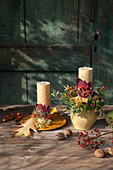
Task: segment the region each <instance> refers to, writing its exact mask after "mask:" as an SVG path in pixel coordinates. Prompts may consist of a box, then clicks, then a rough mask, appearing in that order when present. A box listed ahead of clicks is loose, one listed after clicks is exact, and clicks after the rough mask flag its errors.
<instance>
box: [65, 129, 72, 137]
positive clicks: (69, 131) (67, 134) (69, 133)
mask: <svg viewBox="0 0 113 170" xmlns="http://www.w3.org/2000/svg"><path fill="white" fill-rule="evenodd" d="M64 134H65V136H71V135H72V131H71V129H64Z"/></svg>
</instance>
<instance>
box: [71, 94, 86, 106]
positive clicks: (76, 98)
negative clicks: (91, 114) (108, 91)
mask: <svg viewBox="0 0 113 170" xmlns="http://www.w3.org/2000/svg"><path fill="white" fill-rule="evenodd" d="M70 100H74V101H75V103H76V106H78V107H79V106H80V105H81V104H82V103H83V102H84V103H88V98H83V97H81V96H79V95H78V96H77V97H73V98H71V99H70Z"/></svg>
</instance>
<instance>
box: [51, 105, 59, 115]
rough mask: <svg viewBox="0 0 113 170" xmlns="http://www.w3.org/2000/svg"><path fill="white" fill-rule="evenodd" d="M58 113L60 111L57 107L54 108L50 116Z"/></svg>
mask: <svg viewBox="0 0 113 170" xmlns="http://www.w3.org/2000/svg"><path fill="white" fill-rule="evenodd" d="M54 113H58V110H57V108H56V107H54V108H53V110H52V111H51V112H50V114H54Z"/></svg>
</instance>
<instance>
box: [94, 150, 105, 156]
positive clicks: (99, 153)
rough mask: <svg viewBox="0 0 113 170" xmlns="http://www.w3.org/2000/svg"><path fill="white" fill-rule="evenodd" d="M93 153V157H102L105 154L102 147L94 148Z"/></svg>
mask: <svg viewBox="0 0 113 170" xmlns="http://www.w3.org/2000/svg"><path fill="white" fill-rule="evenodd" d="M94 154H95V157H97V158H103V157H104V156H105V153H104V151H103V150H102V149H96V150H95V152H94Z"/></svg>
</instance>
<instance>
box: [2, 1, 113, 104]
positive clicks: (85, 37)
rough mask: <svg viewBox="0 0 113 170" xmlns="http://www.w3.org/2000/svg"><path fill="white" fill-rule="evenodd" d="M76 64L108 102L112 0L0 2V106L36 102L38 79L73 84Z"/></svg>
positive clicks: (112, 80)
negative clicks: (86, 71)
mask: <svg viewBox="0 0 113 170" xmlns="http://www.w3.org/2000/svg"><path fill="white" fill-rule="evenodd" d="M81 66H91V67H93V69H94V71H93V85H95V86H100V85H105V86H108V87H109V90H108V91H107V92H106V95H107V96H106V97H105V104H113V0H57V1H56V0H0V104H35V103H36V82H37V81H43V80H46V81H50V83H51V92H55V91H56V90H59V91H60V90H62V91H63V87H64V85H67V84H68V85H72V86H75V85H76V79H77V75H78V67H81Z"/></svg>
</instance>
